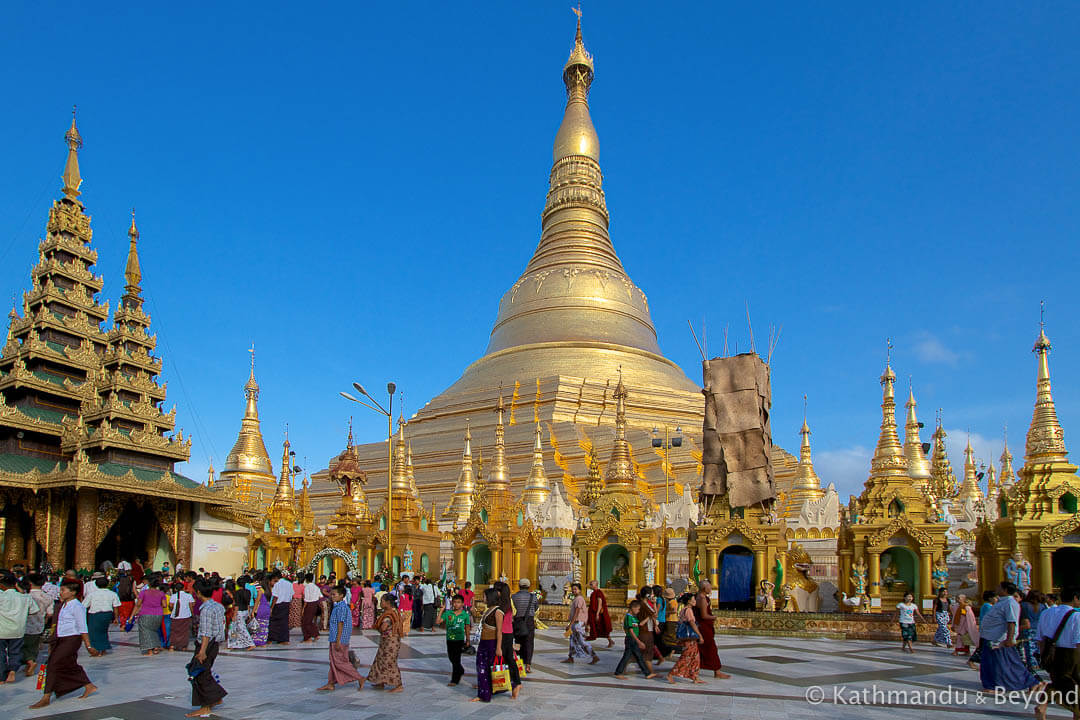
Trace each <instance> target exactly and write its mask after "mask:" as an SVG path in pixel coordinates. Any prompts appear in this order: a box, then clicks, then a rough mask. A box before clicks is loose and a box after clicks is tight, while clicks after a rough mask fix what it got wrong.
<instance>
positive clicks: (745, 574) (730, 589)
mask: <svg viewBox="0 0 1080 720" xmlns="http://www.w3.org/2000/svg"><path fill="white" fill-rule="evenodd" d="M722 557H723V562H722V564H721V566H720V588H719V590H720V602H722V603H742V602H748V601H750V600H752V599H753V596H754V593H753V587H751V585H752V582H753V576H754V556H753V555H733V554H731V553H727V554H725V555H723V556H722Z"/></svg>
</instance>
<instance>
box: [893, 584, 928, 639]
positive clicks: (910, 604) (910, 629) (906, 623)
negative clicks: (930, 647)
mask: <svg viewBox="0 0 1080 720" xmlns="http://www.w3.org/2000/svg"><path fill="white" fill-rule="evenodd" d="M896 610H897V615H898V617H899V620H900V639H901V640H902V642H901V644H900V649H901V650H904V651H907V652H909V653H914V652H915V648H914V646H913V645H912V643H914V642H916V641H918V639H919V636H918V634H917V633H916V632H915V618H918V619H919V622H926V620H925V619H924V618H923V616H922V614H921V613H920V612H919V606H918V605H916V604H915V596H914V595H913V594H911V593H910V592H906V593H904V602H901V603H897V604H896Z"/></svg>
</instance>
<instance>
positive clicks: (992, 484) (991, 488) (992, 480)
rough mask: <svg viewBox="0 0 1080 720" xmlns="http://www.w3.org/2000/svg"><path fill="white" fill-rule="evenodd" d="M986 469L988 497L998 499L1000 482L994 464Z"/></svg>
mask: <svg viewBox="0 0 1080 720" xmlns="http://www.w3.org/2000/svg"><path fill="white" fill-rule="evenodd" d="M984 467H986V497H987V498H996V497H997V496H998V482H997V471H996V470H995V469H994V463H990V464H989V465H988V466H984Z"/></svg>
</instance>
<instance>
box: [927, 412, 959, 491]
mask: <svg viewBox="0 0 1080 720" xmlns="http://www.w3.org/2000/svg"><path fill="white" fill-rule="evenodd" d="M945 437H946V434H945V428H943V427H942V426H941V414H940V413H939V414H938V420H937V429H936V430H934V435H933V441H934V442H933V446H934V449H933V452H932V453H931V460H930V478H931V480H930V490H931V492H932V493H933V494H934V496H935V497H937V498H939V499H943V500H949V499H951V498H952V497H953V496H955V495H956V475H955V474H953V469H952V463H950V462H949V452H948V450H947V449H946V448H945Z"/></svg>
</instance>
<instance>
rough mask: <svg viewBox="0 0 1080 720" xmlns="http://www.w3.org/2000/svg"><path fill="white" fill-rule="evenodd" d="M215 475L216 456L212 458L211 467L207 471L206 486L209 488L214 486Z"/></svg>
mask: <svg viewBox="0 0 1080 720" xmlns="http://www.w3.org/2000/svg"><path fill="white" fill-rule="evenodd" d="M214 476H215V473H214V458H213V457H211V458H210V467H209V469H208V470H207V471H206V487H208V488H212V487H214Z"/></svg>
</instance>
